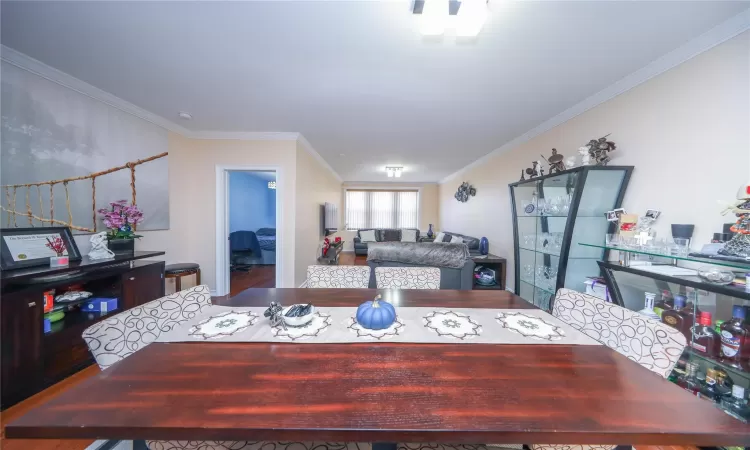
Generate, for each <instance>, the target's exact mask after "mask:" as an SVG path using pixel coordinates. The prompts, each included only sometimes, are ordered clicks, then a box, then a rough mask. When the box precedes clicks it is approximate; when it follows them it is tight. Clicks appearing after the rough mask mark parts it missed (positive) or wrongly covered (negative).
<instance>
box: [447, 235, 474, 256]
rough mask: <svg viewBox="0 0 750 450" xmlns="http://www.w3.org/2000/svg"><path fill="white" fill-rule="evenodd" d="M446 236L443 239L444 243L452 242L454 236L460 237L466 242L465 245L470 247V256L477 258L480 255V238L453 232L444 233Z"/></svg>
mask: <svg viewBox="0 0 750 450" xmlns="http://www.w3.org/2000/svg"><path fill="white" fill-rule="evenodd" d="M443 233H444V234H445V237H444V238H443V242H450V241H451V237H452V236H458V237H460V238H461V239H463V240H464V244H466V246H467V247H469V254H470V255H471V256H476V255H478V254H479V238H475V237H472V236H466V235H463V234H458V233H453V232H451V231H443Z"/></svg>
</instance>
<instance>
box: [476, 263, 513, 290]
mask: <svg viewBox="0 0 750 450" xmlns="http://www.w3.org/2000/svg"><path fill="white" fill-rule="evenodd" d="M471 259H472V260H473V261H474V264H476V265H477V266H484V267H486V268H488V269H491V270H494V271H495V280H496V284H493V285H492V286H484V285H481V284H477V281H476V279H474V284H473V286H472V289H490V290H492V289H496V290H505V270H506V268H507V265H508V261H507V260H506V259H505V258H502V257H500V256H496V255H484V256H483V255H476V256H472V257H471Z"/></svg>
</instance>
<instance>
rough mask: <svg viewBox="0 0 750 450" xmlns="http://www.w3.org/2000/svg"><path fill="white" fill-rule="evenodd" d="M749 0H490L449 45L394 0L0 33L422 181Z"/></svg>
mask: <svg viewBox="0 0 750 450" xmlns="http://www.w3.org/2000/svg"><path fill="white" fill-rule="evenodd" d="M748 6H749V4H748V3H747V2H738V1H730V2H719V1H703V2H699V1H687V2H682V1H666V2H656V1H555V2H543V1H540V2H510V1H507V0H490V7H491V9H492V11H491V16H490V18H489V20H488V22H487V23H486V25H485V27H484V30H483V31H482V33H481V34H480V35H479V38H478V39H477V40H476V41H475V42H470V43H465V42H464V43H457V42H456V41H455V39H454V38H452V37H448V36H446V37H445V38H444V39H442V40H437V41H434V40H426V39H424V38H422V37H421V35H420V34H419V32H418V22H417V18H416V17H415V16H413V15H412V14H410V10H409V9H410V2H409V1H408V0H401V1H391V2H374V1H297V2H292V1H250V2H211V1H208V2H178V1H167V2H149V1H143V2H137V1H129V2H76V1H60V2H58V1H52V2H36V1H34V2H9V1H3V2H2V24H1V26H2V34H1V37H2V43H3V44H4V45H7V46H9V47H11V48H13V49H16V50H18V51H20V52H22V53H25V54H27V55H29V56H31V57H33V58H36V59H38V60H40V61H42V62H44V63H46V64H48V65H50V66H52V67H55V68H57V69H59V70H61V71H63V72H67V73H68V74H70V75H72V76H74V77H77V78H80V79H81V80H84V81H86V82H88V83H90V84H92V85H94V86H96V87H98V88H100V89H103V90H105V91H107V92H110V93H112V94H114V95H116V96H118V97H120V98H122V99H124V100H127V101H129V102H131V103H133V104H135V105H137V106H139V107H141V108H143V109H145V110H147V111H150V112H152V113H155V114H157V115H160V116H162V117H164V118H166V119H168V120H171V121H174V122H178V123H179V124H180V125H182V126H183V127H185V128H188V129H190V130H193V131H204V130H211V131H232V132H249V131H262V132H268V131H279V132H300V133H302V134H303V135H304V136H305V137H306V138H307V140H308V141H309V142H310V143H311V144H312V145H313V147H315V149H316V150H317V151H318V152H319V153H320V154H321V155H322V156H323V157H324V158H325V159H326V160H327V161H328V163H329V164H330V165H331V166H332V167H333V168H334V169H335V170H336V171H337V172H338V173H339V174H340V175H341V176H342V178H343V179H344V180H347V181H388V179H387V178H386V177H385V174H384V169H385V166H386V165H401V166H404V167H405V173H404V175H403V177H402V178H400V179H399V180H397V181H399V182H409V181H437V180H440V179H441V178H443V177H445V176H447V175H449V174H451V173H453V172H455V171H456V170H458V169H460V168H462V167H463V166H465V165H467V164H469V163H471V162H473V161H475V160H476V159H478V158H479V157H481V156H483V155H486V154H487V153H489V152H491V151H492V150H494V149H496V148H498V147H500V146H501V145H502V144H504V143H506V142H508V141H510V140H512V139H513V138H515V137H517V136H519V135H521V134H523V133H525V132H527V131H528V130H530V129H532V128H534V127H535V126H537V125H538V124H540V123H542V122H544V121H545V120H547V119H549V118H551V117H553V116H555V115H557V114H559V113H560V112H562V111H564V110H566V109H567V108H569V107H571V106H573V105H575V104H576V103H578V102H580V101H582V100H583V99H585V98H586V97H588V96H590V95H592V94H594V93H596V92H598V91H600V90H601V89H603V88H605V87H607V86H609V85H611V84H612V83H614V82H616V81H618V80H620V79H621V78H623V77H624V76H626V75H628V74H630V73H632V72H634V71H636V70H638V69H639V68H641V67H643V66H645V65H647V64H648V63H649V62H651V61H653V60H655V59H657V58H658V57H660V56H662V55H664V54H666V53H668V52H670V51H672V50H673V49H675V48H677V47H679V46H680V45H682V44H684V43H686V42H687V41H689V40H690V39H692V38H694V37H696V36H698V35H700V34H701V33H704V32H706V31H707V30H709V29H711V28H712V27H714V26H716V25H717V24H719V23H721V22H723V21H724V20H726V19H728V18H730V17H731V16H734V15H735V14H738V13H739V12H741V11H742V10H744V9H746V8H748ZM178 111H188V112H190V113H191V114H192V115H193V118H194V119H193V120H192V121H189V122H185V121H180V119H178V118H177V112H178Z"/></svg>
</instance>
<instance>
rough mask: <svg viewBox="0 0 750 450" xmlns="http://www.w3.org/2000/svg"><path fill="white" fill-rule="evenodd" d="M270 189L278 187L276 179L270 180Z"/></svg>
mask: <svg viewBox="0 0 750 450" xmlns="http://www.w3.org/2000/svg"><path fill="white" fill-rule="evenodd" d="M268 189H276V182H275V181H269V182H268Z"/></svg>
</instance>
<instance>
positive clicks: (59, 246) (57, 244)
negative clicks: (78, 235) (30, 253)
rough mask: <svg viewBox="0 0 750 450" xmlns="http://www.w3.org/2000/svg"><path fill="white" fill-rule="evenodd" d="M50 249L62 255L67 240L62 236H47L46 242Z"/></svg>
mask: <svg viewBox="0 0 750 450" xmlns="http://www.w3.org/2000/svg"><path fill="white" fill-rule="evenodd" d="M44 245H45V246H46V247H47V248H48V249H50V250H52V251H53V252H55V253H57V256H62V255H63V253H65V248H66V247H65V242H63V240H62V238H61V237H60V236H57V237H56V238H54V239H50V238H47V243H46V244H44Z"/></svg>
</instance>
